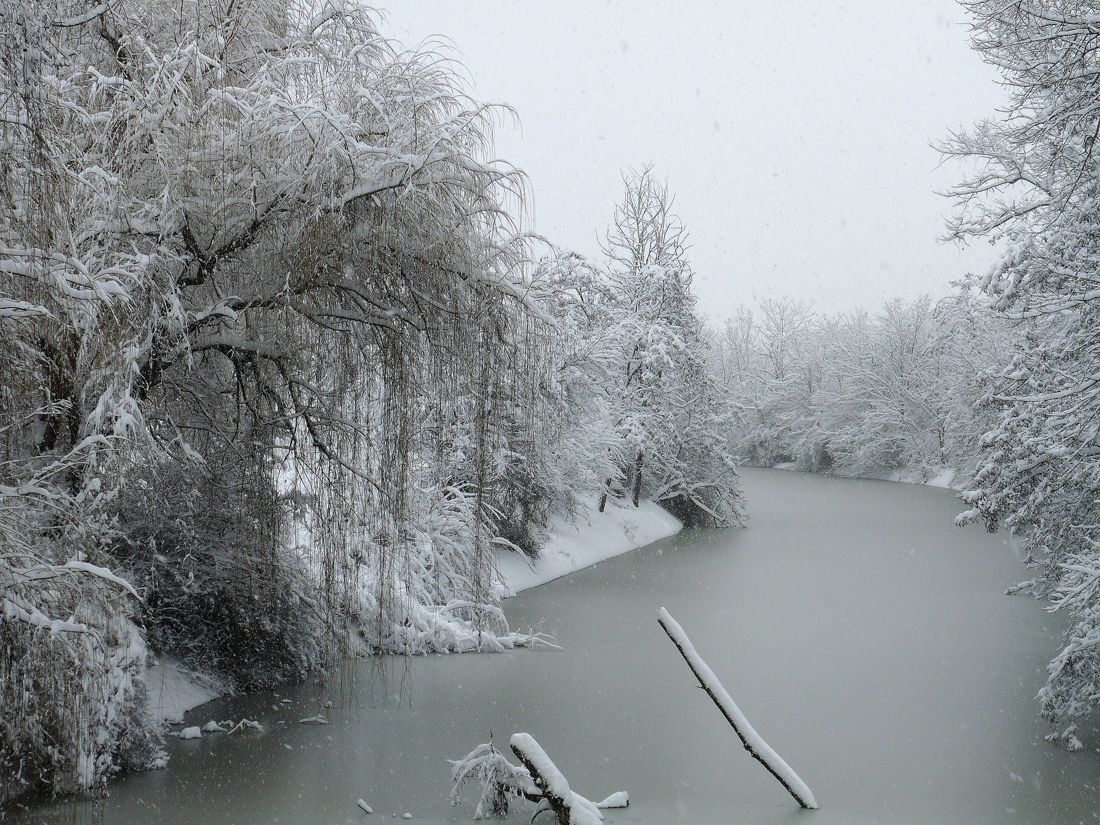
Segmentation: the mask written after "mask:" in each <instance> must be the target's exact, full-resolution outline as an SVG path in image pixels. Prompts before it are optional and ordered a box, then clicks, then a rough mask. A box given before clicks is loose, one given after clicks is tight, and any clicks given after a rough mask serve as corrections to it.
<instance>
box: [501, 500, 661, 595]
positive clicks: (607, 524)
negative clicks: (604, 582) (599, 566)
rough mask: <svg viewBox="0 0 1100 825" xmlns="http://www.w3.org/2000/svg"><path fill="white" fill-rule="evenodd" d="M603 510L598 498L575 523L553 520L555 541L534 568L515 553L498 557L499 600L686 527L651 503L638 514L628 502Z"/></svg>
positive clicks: (643, 505) (580, 512) (583, 508)
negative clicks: (500, 596) (600, 508)
mask: <svg viewBox="0 0 1100 825" xmlns="http://www.w3.org/2000/svg"><path fill="white" fill-rule="evenodd" d="M598 504H599V501H598V500H597V499H596V498H595V497H593V498H592V500H590V501H587V500H586V501H584V502H583V503H582V505H581V507H580V508H579V510H578V512H577V515H576V520H575V521H572V520H570V519H569V518H568V517H567V516H564V515H559V516H554V517H553V518H551V520H550V538H549V539H548V540H547V542H546V546H545V547H543V548H542V551H541V553H540V554H539V558H538V559H537V560H536V561H535V562H533V563H532V562H529V561H528V560H527V559H526V558H525V557H524V556H521V555H520V554H519V553H517V552H515V551H508V550H500V551H498V553H497V569H498V570H499V571H500V578H501V585H502V590H501V593H500V595H502V596H514V595H515V594H516V593H519V592H520V591H521V590H527V589H528V588H531V587H537V586H538V585H540V584H545V583H546V582H548V581H553V580H554V579H557V578H561V577H562V576H565V575H568V574H569V573H572V572H573V571H575V570H581V569H583V568H585V567H591V566H592V565H593V564H596V563H598V562H601V561H603V560H604V559H609V558H611V557H612V556H618V555H621V554H622V553H626V552H628V551H630V550H634V549H636V548H638V547H642V546H644V545H646V544H650V543H652V542H655V541H657V540H659V539H663V538H666V537H668V536H671V535H675V534H676V533H678V532H680V530H681V529H682V527H683V525H682V524H681V523H680V521H679V520H678V519H676V518H675V517H674V516H672V515H670V514H669V513H667V512H666V511H665V510H663V509H662V508H661V507H660V506H659V505H657V504H654V503H653V502H652V501H643V502H642V503H641V504H640V505H639V506H638V507H637V508H635V507H633V506H632V505H630V504H629V503H626V502H611V501H609V502H608V505H607V507H606V508H605V510H604V512H602V513H601V512H599V507H598Z"/></svg>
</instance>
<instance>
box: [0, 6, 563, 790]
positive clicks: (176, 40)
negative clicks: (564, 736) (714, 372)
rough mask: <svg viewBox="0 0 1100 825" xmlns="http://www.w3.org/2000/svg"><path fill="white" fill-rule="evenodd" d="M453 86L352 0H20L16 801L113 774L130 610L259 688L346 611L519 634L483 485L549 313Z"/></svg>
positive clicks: (9, 552)
mask: <svg viewBox="0 0 1100 825" xmlns="http://www.w3.org/2000/svg"><path fill="white" fill-rule="evenodd" d="M457 78H458V74H457V72H456V71H455V69H454V67H453V66H452V65H451V64H450V63H449V62H448V61H447V60H446V59H444V58H443V57H442V56H441V55H440V54H439V53H437V52H435V51H432V50H423V51H416V52H409V51H406V50H404V49H402V48H401V47H400V46H398V45H396V44H394V43H391V42H389V41H388V40H386V39H385V38H384V37H383V36H382V35H381V34H380V33H379V30H378V27H377V25H376V15H375V13H374V12H372V11H371V10H370V9H368V8H366V7H364V6H362V5H360V4H348V3H343V2H340V0H316V2H313V0H292V2H282V1H281V0H279V1H278V2H276V0H259V2H250V3H244V4H240V3H212V4H211V3H195V2H185V3H183V4H182V5H181V4H180V3H178V2H167V0H165V1H164V2H160V0H153V2H138V1H137V0H118V2H112V3H103V4H99V5H90V4H86V3H82V2H76V0H62V2H14V0H3V1H2V2H0V105H2V109H0V332H2V334H3V341H4V343H3V347H4V357H3V358H0V371H2V377H3V378H4V382H3V386H2V388H0V405H2V409H3V413H4V415H3V419H2V429H0V433H2V448H3V451H4V452H3V456H2V457H0V458H2V463H0V520H2V523H3V527H2V529H0V541H2V542H3V546H2V548H0V581H3V582H4V587H5V589H4V591H3V598H4V602H3V605H4V613H3V621H4V625H3V631H4V634H5V646H4V648H3V651H4V652H3V654H2V657H3V658H2V662H3V666H4V668H5V671H4V688H5V690H7V688H8V687H9V686H13V685H20V684H24V683H25V681H26V679H31V678H35V679H38V678H40V677H41V679H42V681H41V683H42V684H43V685H45V687H44V688H43V690H42V692H41V695H37V696H34V697H31V699H33V701H34V702H36V703H38V704H37V705H35V707H36V708H39V709H40V712H36V713H32V712H30V710H33V708H31V706H30V705H28V704H27V702H29V701H31V699H28V698H27V697H23V698H19V697H9V696H8V695H7V694H5V695H4V697H3V698H4V702H3V712H4V714H5V718H4V722H5V737H6V738H5V740H4V742H3V751H2V752H0V760H2V762H3V770H4V774H5V786H4V793H5V794H6V793H8V792H11V791H18V790H19V789H20V788H21V787H22V786H23V785H24V784H26V781H27V780H28V779H34V778H41V779H44V780H45V781H47V782H52V783H53V784H54V786H55V787H56V788H58V789H61V790H65V789H69V788H86V787H91V786H94V785H96V784H98V783H99V782H100V781H102V779H103V777H104V776H105V774H106V773H107V772H108V769H109V768H110V766H111V765H112V764H119V763H120V760H119V759H113V758H112V754H114V753H116V752H117V751H120V750H124V749H125V747H124V743H123V740H124V738H125V737H124V735H123V734H124V730H128V729H130V728H131V727H136V728H137V729H141V728H142V723H141V720H140V719H137V717H134V718H135V720H136V721H134V720H131V719H130V716H131V715H132V712H133V713H136V712H137V711H138V710H140V701H139V699H140V696H139V694H140V672H141V669H142V666H143V664H144V661H143V660H144V653H143V652H142V650H141V648H140V645H139V644H138V642H141V636H140V635H138V636H137V642H134V641H133V633H132V632H131V631H132V630H133V627H134V626H133V625H132V623H130V622H131V616H132V615H133V614H134V611H137V613H138V614H139V615H138V616H137V618H139V619H140V620H141V623H142V624H144V626H145V628H146V629H147V633H148V641H149V643H150V644H151V645H152V646H153V647H154V648H155V649H157V650H159V651H171V652H174V653H176V654H177V655H181V656H184V657H185V658H188V659H189V660H192V661H194V662H195V663H197V664H200V665H206V666H209V667H213V668H216V669H219V670H229V671H230V673H229V675H230V676H232V677H234V678H235V681H236V683H237V684H238V685H240V686H245V687H247V686H250V685H253V684H259V683H264V682H268V681H270V680H272V679H275V678H279V677H281V676H284V675H287V674H289V673H293V672H297V671H299V670H301V669H302V668H305V667H308V666H311V665H313V664H316V663H318V662H319V661H321V660H322V659H323V658H324V656H326V655H329V654H333V653H340V652H343V650H345V649H346V647H345V644H344V642H345V639H344V635H345V630H346V627H347V622H348V620H349V619H350V620H353V621H357V622H358V623H359V624H360V626H361V628H362V630H363V636H364V638H365V639H366V643H367V645H368V646H370V647H372V648H376V649H377V648H384V649H390V650H406V651H414V650H424V649H470V648H472V647H480V646H483V645H484V646H487V647H490V648H492V647H494V646H496V647H500V646H503V645H505V644H510V643H515V642H517V641H523V640H522V639H520V638H519V637H508V636H506V635H505V636H504V638H503V640H499V639H497V638H496V637H497V636H500V635H502V634H504V632H505V631H504V625H503V622H502V617H501V614H500V612H499V609H498V608H497V607H496V605H495V604H493V602H492V599H491V598H490V597H489V595H488V594H489V591H490V586H491V579H492V560H491V555H490V549H491V546H492V542H493V541H494V539H495V537H496V535H497V532H498V528H499V525H500V519H498V518H497V516H498V511H497V510H496V509H494V503H495V502H496V501H498V499H500V497H499V496H498V497H497V498H494V494H493V490H492V484H491V483H490V482H491V481H492V479H494V478H497V477H502V474H501V473H500V472H498V469H499V468H498V467H497V466H496V462H497V459H498V458H499V456H500V455H501V454H502V453H501V449H502V447H501V445H502V444H503V445H504V448H507V449H511V450H512V451H513V452H515V445H516V444H518V443H519V442H521V441H522V440H523V439H524V438H525V437H526V436H525V433H524V427H525V426H527V424H528V423H529V422H527V421H525V420H524V419H523V417H522V416H518V415H516V414H514V411H512V410H507V409H505V408H504V406H503V404H502V401H503V398H504V397H505V395H507V394H508V393H512V394H516V393H518V388H520V387H521V386H522V384H523V382H524V381H525V380H527V379H528V378H532V377H533V376H534V375H535V372H536V370H535V367H536V366H537V364H536V363H535V361H534V359H533V356H531V355H530V354H529V353H525V352H524V348H525V347H527V346H529V345H531V344H532V341H531V336H529V335H527V334H526V331H527V330H528V329H529V327H530V326H531V325H532V324H534V323H535V322H536V320H537V319H539V318H543V317H544V316H543V314H542V312H541V310H539V309H538V308H537V307H536V306H535V304H534V303H533V301H532V300H530V298H529V296H528V295H527V284H526V283H525V281H524V275H523V271H522V264H523V261H524V259H525V257H526V252H525V241H524V238H523V236H522V233H521V232H520V223H521V221H522V216H523V212H522V210H523V199H524V196H525V182H524V179H523V177H522V175H521V174H520V173H518V172H517V171H516V170H514V169H512V168H511V167H509V166H507V165H505V164H501V163H491V162H488V161H486V160H485V158H486V157H487V156H488V152H489V150H490V148H491V142H492V133H493V128H494V125H495V123H496V121H497V119H498V117H499V116H500V115H501V114H505V115H507V112H506V111H504V112H502V111H501V110H498V109H495V108H492V107H487V106H484V105H482V104H479V103H478V102H476V101H473V100H470V99H469V98H468V97H466V95H465V94H464V92H463V89H462V87H461V84H460V83H459V81H458V79H457ZM525 359H526V360H525ZM521 366H522V367H523V372H522V374H519V373H517V374H515V375H512V374H510V373H509V372H508V371H509V370H510V369H512V368H518V367H521ZM501 434H504V435H503V436H502V435H501ZM458 454H461V456H462V459H463V460H456V459H455V456H456V455H458ZM520 464H521V462H512V464H511V465H510V466H511V467H513V468H514V467H515V466H519V465H520ZM470 468H472V474H471V473H470V472H468V471H469V469H470ZM506 475H507V473H506V472H505V473H504V474H503V476H506ZM505 486H507V485H505ZM512 487H513V488H514V487H516V484H513V485H512ZM504 500H505V501H507V498H506V497H505V498H504ZM85 565H86V566H85ZM107 570H113V571H114V573H110V574H107V572H106V571H107ZM116 574H120V575H116ZM120 576H121V577H120ZM127 581H128V582H129V583H130V584H127ZM135 593H136V594H137V596H138V598H137V599H136V600H135V598H134V594H135ZM86 614H87V615H86ZM57 622H62V625H64V626H62V625H59V624H57ZM65 622H68V623H69V624H65ZM70 624H71V627H70V626H69V625H70ZM212 629H213V630H212ZM75 634H79V635H75ZM119 651H121V652H119ZM36 669H37V670H36ZM32 670H33V671H34V672H33V673H32ZM39 671H41V672H39ZM46 672H50V673H53V674H55V676H56V679H55V681H54V682H52V683H49V682H47V681H45V680H44V676H42V674H44V673H46ZM120 674H121V675H120ZM70 676H72V677H73V678H72V679H70ZM73 679H76V681H73ZM106 693H109V695H110V697H112V698H111V699H110V701H108V702H107V704H106V705H105V706H104V710H103V713H105V714H106V716H105V717H104V719H103V720H100V721H96V720H97V719H98V717H95V718H92V717H88V718H87V719H85V718H84V716H83V715H82V714H84V710H82V709H83V708H85V707H92V706H95V703H96V702H97V701H99V699H101V698H102V696H103V695H104V694H106ZM97 697H99V699H97ZM8 699H11V700H12V701H11V702H9V701H8ZM112 703H113V704H112ZM65 708H69V709H72V713H71V714H69V715H65V714H63V713H62V712H61V710H58V709H65ZM98 712H99V711H97V713H98ZM9 713H10V714H12V716H10V717H9V716H8V715H7V714H9ZM51 713H53V714H54V717H52V718H55V719H57V720H60V721H59V722H58V724H57V725H53V723H52V722H50V721H49V720H50V718H51V717H50V716H49V714H51ZM74 719H79V720H80V722H79V724H77V723H75V722H74V721H73V720H74ZM9 721H12V725H11V727H10V728H9V726H8V724H7V723H8V722H9ZM55 730H62V731H64V737H67V738H53V739H51V737H54V733H53V731H55ZM89 743H93V744H89ZM131 750H132V749H131ZM134 752H136V751H134ZM20 764H21V765H23V768H22V769H18V770H17V768H16V766H18V765H20ZM13 771H14V772H15V773H14V776H15V780H14V782H12V783H11V784H9V783H8V782H7V778H8V777H9V776H12V775H13V773H12V772H13ZM32 775H33V776H32Z"/></svg>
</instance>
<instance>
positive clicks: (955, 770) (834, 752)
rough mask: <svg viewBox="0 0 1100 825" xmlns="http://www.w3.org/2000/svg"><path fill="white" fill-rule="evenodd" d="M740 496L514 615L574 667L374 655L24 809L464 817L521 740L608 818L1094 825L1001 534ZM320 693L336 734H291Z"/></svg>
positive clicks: (791, 477)
mask: <svg viewBox="0 0 1100 825" xmlns="http://www.w3.org/2000/svg"><path fill="white" fill-rule="evenodd" d="M743 480H744V487H745V491H746V494H747V496H748V504H749V511H750V513H751V516H752V520H751V522H750V525H749V527H748V528H747V529H745V530H732V531H700V532H687V533H684V534H681V535H680V536H677V537H674V538H672V539H667V540H665V541H663V542H659V543H658V544H655V545H651V546H650V547H648V548H645V549H643V550H640V551H637V552H635V553H632V554H629V555H626V556H622V557H619V558H617V559H613V560H611V561H608V562H604V563H603V564H601V565H599V566H597V567H594V568H591V569H589V570H586V571H582V572H580V573H577V574H575V575H573V576H571V577H569V578H568V579H563V580H559V581H557V582H553V583H551V584H548V585H545V586H543V587H539V588H536V589H534V590H531V591H528V592H525V593H523V594H521V595H520V596H519V597H518V598H515V599H512V600H509V601H508V602H507V604H506V609H507V612H508V615H509V618H510V620H511V622H512V624H513V626H518V627H525V626H529V625H535V626H538V627H540V628H542V629H543V630H545V631H547V632H550V633H552V634H553V635H554V636H555V637H556V639H557V641H558V643H559V644H561V645H562V647H563V648H564V650H563V651H561V652H556V651H520V652H516V653H510V654H505V655H497V656H491V655H484V656H475V655H465V656H439V657H430V658H417V659H410V660H403V659H389V660H386V661H385V662H384V663H382V664H380V663H378V662H375V663H371V662H361V663H357V664H355V665H354V666H350V667H349V670H348V671H347V672H346V673H344V674H343V675H342V678H339V679H334V680H333V681H332V682H331V683H330V684H329V685H328V686H326V687H320V686H317V685H301V686H296V687H293V688H288V689H284V690H282V691H281V692H280V693H279V694H271V693H267V694H260V695H253V696H249V697H244V698H238V699H227V700H221V701H219V702H216V703H213V704H211V705H207V706H205V707H203V708H200V709H199V710H197V711H196V712H195V713H193V714H191V717H190V721H189V724H202V723H204V722H206V721H207V720H208V719H226V718H235V719H238V718H240V717H241V716H242V715H243V716H249V717H253V718H258V719H259V720H260V721H261V722H262V723H263V724H264V727H265V731H266V732H265V733H263V734H246V735H243V736H233V737H226V736H224V735H211V736H206V737H204V738H203V739H201V740H194V741H184V742H173V744H172V745H171V748H170V750H171V754H172V761H171V764H170V766H169V768H168V769H167V770H164V771H155V772H150V773H144V774H138V775H133V776H129V777H127V778H125V779H124V780H123V781H121V782H119V783H116V784H115V785H114V786H112V789H111V794H110V798H109V800H107V801H106V803H100V804H99V805H97V806H96V808H95V810H94V812H93V811H90V810H88V809H87V808H84V809H83V810H82V811H74V810H73V809H72V808H71V807H69V806H68V805H66V806H50V807H48V808H40V809H38V810H37V811H36V812H35V817H34V818H35V820H42V819H43V818H44V817H47V816H49V818H51V819H54V821H57V819H56V818H55V815H58V814H59V815H60V818H62V819H69V818H71V817H72V816H73V814H74V813H75V814H76V815H77V816H76V818H77V819H84V818H89V819H95V820H96V821H100V822H104V823H133V824H134V825H136V824H137V823H153V822H159V823H166V825H167V824H168V823H196V824H197V825H220V823H237V824H238V825H246V824H247V823H302V825H306V824H307V823H308V825H326V824H327V823H333V825H336V824H337V823H359V822H364V821H366V822H371V821H376V820H378V819H386V820H391V821H392V815H393V814H396V815H397V816H398V817H400V816H401V815H402V814H403V813H405V812H409V813H411V814H412V815H413V817H414V819H415V821H418V822H429V823H430V822H435V823H440V822H470V821H471V820H472V816H473V808H474V802H475V801H476V798H475V796H474V794H473V790H472V789H471V790H470V791H469V792H467V793H466V794H465V797H464V800H463V804H462V805H461V806H460V807H458V808H452V807H451V806H450V804H449V802H448V792H449V790H450V782H449V766H448V764H447V759H448V758H450V759H457V758H459V757H461V756H462V755H463V754H465V753H466V752H467V751H469V750H470V749H472V748H473V747H474V746H475V745H477V744H478V743H480V742H484V741H487V740H488V738H489V735H490V733H491V734H492V736H493V738H494V741H496V742H497V744H498V746H499V747H501V749H502V750H505V749H506V744H507V741H508V736H509V735H510V734H512V733H513V732H516V731H526V732H529V733H531V734H532V735H533V736H534V737H535V738H536V739H537V740H538V741H539V742H540V743H541V744H542V745H543V747H544V748H545V749H546V751H547V752H548V753H549V754H550V756H551V757H552V758H553V759H554V760H555V761H556V762H557V764H558V766H559V767H560V768H561V769H562V771H563V773H564V774H565V775H566V776H567V777H568V778H569V780H570V783H571V784H572V786H573V787H574V788H575V789H576V790H577V791H579V792H580V793H582V794H584V795H586V796H588V797H590V798H592V799H597V800H598V799H602V798H603V797H604V796H606V795H607V794H609V793H611V792H613V791H618V790H626V791H628V792H629V793H630V798H631V806H630V808H628V809H626V810H619V811H608V812H607V822H608V823H609V825H619V823H651V825H666V824H667V823H700V824H701V825H708V824H709V823H715V825H717V823H721V825H729V824H730V823H747V824H748V825H764V824H765V823H788V822H798V823H800V824H801V825H856V823H912V825H938V824H941V823H942V824H944V825H947V824H948V823H951V824H954V823H958V825H977V824H978V823H1043V825H1059V824H1060V823H1079V822H1086V823H1087V822H1095V821H1097V820H1098V819H1100V791H1098V789H1097V785H1098V781H1100V754H1098V753H1097V752H1096V750H1095V748H1096V747H1097V746H1098V745H1100V741H1098V738H1097V736H1096V732H1095V729H1094V728H1090V729H1086V730H1085V731H1084V735H1083V738H1084V739H1085V744H1086V750H1085V751H1083V752H1080V753H1076V754H1070V753H1067V752H1066V751H1065V750H1064V749H1062V748H1059V747H1057V746H1054V745H1051V744H1049V743H1047V742H1045V741H1043V735H1044V734H1046V733H1048V732H1049V731H1048V728H1047V727H1046V725H1045V724H1044V723H1043V722H1042V721H1040V720H1039V719H1038V718H1037V715H1036V710H1037V706H1036V703H1035V702H1034V698H1033V697H1034V696H1035V693H1036V691H1037V690H1038V689H1039V687H1040V686H1041V685H1042V683H1043V678H1044V673H1045V671H1044V666H1045V663H1046V661H1047V660H1048V659H1049V658H1050V657H1051V655H1053V653H1054V651H1055V649H1056V644H1057V641H1058V638H1059V629H1060V623H1059V621H1058V620H1057V617H1051V616H1048V615H1047V614H1046V613H1044V612H1043V611H1042V609H1041V605H1040V604H1038V603H1036V602H1035V601H1033V600H1031V599H1029V598H1026V597H1019V596H1017V597H1006V596H1004V595H1002V594H1003V592H1004V589H1005V587H1006V586H1008V585H1011V584H1013V583H1015V582H1016V581H1018V580H1019V579H1022V578H1025V577H1026V571H1024V570H1023V569H1022V568H1021V566H1020V563H1019V560H1018V558H1017V557H1016V554H1015V553H1014V551H1013V550H1012V549H1010V548H1009V547H1008V546H1007V544H1006V543H1005V542H1004V541H1003V538H1002V537H999V536H991V535H988V534H986V533H985V532H983V531H982V530H981V529H979V528H974V527H971V528H967V529H963V530H960V529H957V528H954V527H952V519H953V517H954V515H955V514H956V513H957V512H958V510H959V504H958V502H957V501H956V500H955V499H954V497H953V496H952V494H951V493H949V492H946V491H943V490H936V489H930V488H925V487H916V486H909V485H902V484H890V483H886V482H874V481H850V480H840V479H830V478H822V477H815V476H806V475H800V474H794V473H784V472H778V471H762V470H755V471H754V470H747V471H745V473H744V479H743ZM661 606H665V607H667V608H668V609H669V611H670V612H671V613H672V615H673V616H675V617H676V618H677V619H678V620H679V622H680V623H681V624H682V625H683V626H684V628H685V630H686V631H687V632H688V633H689V634H690V635H691V637H692V639H693V641H694V643H695V646H696V647H697V648H698V650H699V652H700V653H701V654H702V655H703V656H704V658H706V659H707V661H708V663H709V664H710V666H711V667H712V668H713V670H714V671H715V672H716V673H717V674H718V676H719V678H721V679H722V680H723V682H724V684H725V686H726V688H727V689H728V690H729V692H730V693H731V694H732V695H733V697H734V698H735V699H736V700H737V702H738V703H739V704H740V706H741V708H742V709H743V710H744V712H745V714H746V715H747V716H748V718H749V720H750V721H751V722H752V723H753V724H754V725H755V727H756V728H757V730H758V731H759V732H760V733H761V734H762V735H763V736H764V737H765V738H766V739H767V740H768V741H769V742H770V744H771V745H772V746H773V747H774V748H775V749H776V750H777V751H778V752H779V753H780V754H781V755H782V756H783V757H784V758H785V759H786V760H787V761H788V762H789V763H790V764H791V766H792V767H793V768H794V769H795V770H796V771H798V773H799V774H801V776H802V778H803V779H805V780H806V782H807V783H808V784H809V785H810V787H811V788H812V789H813V791H814V793H815V794H816V796H817V800H818V802H819V803H820V805H821V809H820V810H818V811H802V810H800V809H799V808H798V807H797V805H796V804H795V802H794V801H793V800H792V799H791V798H790V797H789V796H787V794H786V793H785V792H784V790H783V789H782V788H781V787H780V785H779V784H778V783H777V782H776V781H775V780H774V779H772V777H770V776H769V775H768V774H767V773H766V772H765V771H764V770H763V768H762V767H761V766H760V765H759V764H757V763H756V762H755V761H754V760H753V759H752V758H751V757H749V755H748V754H747V753H746V752H745V751H744V750H743V749H742V748H741V745H740V743H739V742H738V741H737V739H736V737H735V735H734V733H733V731H732V730H731V729H730V728H729V726H728V725H727V724H726V722H725V720H724V719H723V718H722V717H721V715H720V714H719V712H718V710H717V709H716V708H715V707H714V706H713V705H712V704H711V702H710V700H709V699H708V698H707V696H706V695H705V694H704V693H703V692H702V691H701V690H699V689H698V688H696V687H695V686H694V681H693V678H692V676H691V674H690V673H689V671H688V669H687V667H686V666H685V665H684V662H683V661H682V660H681V659H680V657H679V655H678V654H677V652H676V650H675V648H674V647H673V646H672V644H671V643H670V642H669V640H668V639H667V638H666V637H665V635H664V634H663V632H662V631H661V629H660V628H659V626H658V625H657V610H658V608H659V607H661ZM284 700H290V701H289V702H286V701H284ZM325 701H332V702H333V707H332V709H331V710H330V711H329V712H328V713H329V715H330V718H331V724H330V725H327V726H310V725H301V724H298V720H299V719H301V718H303V717H307V716H312V715H313V714H315V713H316V712H317V711H318V709H319V707H320V706H321V704H322V703H323V702H325ZM358 798H363V799H365V800H367V801H368V802H369V803H370V804H371V805H372V806H373V807H374V810H375V814H374V815H373V816H372V817H365V816H364V815H363V814H361V813H360V812H359V810H358V809H357V808H356V799H358ZM531 813H532V809H531V807H530V806H527V807H525V808H523V807H521V808H518V809H515V810H514V813H513V816H512V817H511V820H510V821H513V822H527V821H528V820H529V819H530V816H531ZM538 821H539V822H545V821H549V817H548V816H543V817H540V818H539V820H538Z"/></svg>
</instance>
